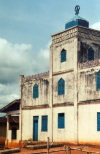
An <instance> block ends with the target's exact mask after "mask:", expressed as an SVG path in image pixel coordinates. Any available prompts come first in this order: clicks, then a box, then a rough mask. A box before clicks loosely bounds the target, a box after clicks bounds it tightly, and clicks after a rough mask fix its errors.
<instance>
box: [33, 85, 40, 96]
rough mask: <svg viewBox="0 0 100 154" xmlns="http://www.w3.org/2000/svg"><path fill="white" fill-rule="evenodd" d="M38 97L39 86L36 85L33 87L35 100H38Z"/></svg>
mask: <svg viewBox="0 0 100 154" xmlns="http://www.w3.org/2000/svg"><path fill="white" fill-rule="evenodd" d="M38 97H39V90H38V85H37V84H35V85H34V87H33V98H38Z"/></svg>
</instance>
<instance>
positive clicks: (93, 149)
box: [16, 146, 100, 154]
mask: <svg viewBox="0 0 100 154" xmlns="http://www.w3.org/2000/svg"><path fill="white" fill-rule="evenodd" d="M71 147H72V148H80V147H79V146H77V147H75V146H74V147H73V146H71ZM56 150H64V147H57V148H52V149H50V151H56ZM84 151H86V152H84ZM37 152H42V154H43V152H45V153H46V152H47V149H41V150H27V149H25V148H22V149H21V152H19V153H16V154H32V153H34V154H35V153H37ZM87 152H93V153H91V154H94V153H96V152H97V154H99V152H100V147H90V146H84V147H82V152H81V151H79V150H71V152H68V151H66V152H65V151H61V152H52V153H51V154H87Z"/></svg>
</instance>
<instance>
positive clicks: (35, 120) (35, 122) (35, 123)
mask: <svg viewBox="0 0 100 154" xmlns="http://www.w3.org/2000/svg"><path fill="white" fill-rule="evenodd" d="M38 118H39V117H38V116H34V117H33V140H34V141H38Z"/></svg>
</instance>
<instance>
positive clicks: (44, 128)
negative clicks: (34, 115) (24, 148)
mask: <svg viewBox="0 0 100 154" xmlns="http://www.w3.org/2000/svg"><path fill="white" fill-rule="evenodd" d="M41 130H42V131H43V132H46V131H47V130H48V116H42V128H41Z"/></svg>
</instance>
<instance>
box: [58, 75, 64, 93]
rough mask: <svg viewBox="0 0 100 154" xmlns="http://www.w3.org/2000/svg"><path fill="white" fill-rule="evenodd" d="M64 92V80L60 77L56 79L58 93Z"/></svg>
mask: <svg viewBox="0 0 100 154" xmlns="http://www.w3.org/2000/svg"><path fill="white" fill-rule="evenodd" d="M64 94H65V81H64V80H63V79H62V78H61V79H60V80H59V81H58V95H64Z"/></svg>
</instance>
